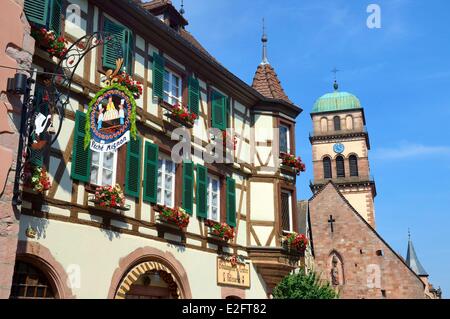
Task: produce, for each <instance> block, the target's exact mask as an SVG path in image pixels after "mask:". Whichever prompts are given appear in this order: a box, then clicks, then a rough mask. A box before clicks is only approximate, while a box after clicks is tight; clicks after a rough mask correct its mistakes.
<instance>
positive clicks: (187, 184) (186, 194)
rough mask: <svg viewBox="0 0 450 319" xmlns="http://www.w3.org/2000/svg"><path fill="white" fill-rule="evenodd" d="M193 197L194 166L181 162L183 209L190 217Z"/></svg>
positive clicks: (190, 163)
mask: <svg viewBox="0 0 450 319" xmlns="http://www.w3.org/2000/svg"><path fill="white" fill-rule="evenodd" d="M193 197H194V164H193V163H192V162H183V208H184V209H185V210H186V212H187V213H188V214H189V215H192V207H193V201H194V199H193Z"/></svg>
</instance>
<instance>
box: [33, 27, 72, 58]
mask: <svg viewBox="0 0 450 319" xmlns="http://www.w3.org/2000/svg"><path fill="white" fill-rule="evenodd" d="M31 36H32V37H33V38H34V39H35V40H36V43H37V45H38V46H40V47H41V48H43V49H44V50H45V51H47V52H48V54H50V57H57V58H59V59H61V58H63V57H64V55H65V54H66V53H67V46H66V44H67V41H66V39H65V38H64V37H63V36H59V37H57V36H56V34H55V32H54V31H53V30H47V29H46V28H36V27H32V29H31Z"/></svg>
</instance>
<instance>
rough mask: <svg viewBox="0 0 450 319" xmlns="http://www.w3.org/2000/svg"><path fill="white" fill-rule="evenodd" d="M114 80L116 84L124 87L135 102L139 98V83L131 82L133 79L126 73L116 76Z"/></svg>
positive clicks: (140, 89)
mask: <svg viewBox="0 0 450 319" xmlns="http://www.w3.org/2000/svg"><path fill="white" fill-rule="evenodd" d="M116 79H117V83H118V84H120V85H122V86H124V87H126V88H127V89H128V91H130V92H131V93H132V94H133V96H134V98H135V99H136V100H137V99H139V98H140V96H141V95H142V92H143V88H142V83H141V82H139V81H135V80H133V78H132V77H131V76H130V75H128V74H127V73H126V72H122V73H121V74H119V75H117V76H116Z"/></svg>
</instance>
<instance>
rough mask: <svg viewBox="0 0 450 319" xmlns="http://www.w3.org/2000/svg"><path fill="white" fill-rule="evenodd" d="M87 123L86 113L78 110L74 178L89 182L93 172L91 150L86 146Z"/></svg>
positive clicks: (75, 133) (73, 152)
mask: <svg viewBox="0 0 450 319" xmlns="http://www.w3.org/2000/svg"><path fill="white" fill-rule="evenodd" d="M85 125H86V113H84V112H81V111H77V112H76V114H75V130H74V134H73V150H72V170H71V176H72V179H75V180H78V181H80V182H86V183H89V180H90V172H91V150H90V148H89V147H88V148H86V149H85V148H84V136H85V131H84V127H85Z"/></svg>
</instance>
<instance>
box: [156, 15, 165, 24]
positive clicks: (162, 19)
mask: <svg viewBox="0 0 450 319" xmlns="http://www.w3.org/2000/svg"><path fill="white" fill-rule="evenodd" d="M156 17H157V18H158V19H159V20H161V21H162V22H164V14H160V15H158V16H156Z"/></svg>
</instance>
